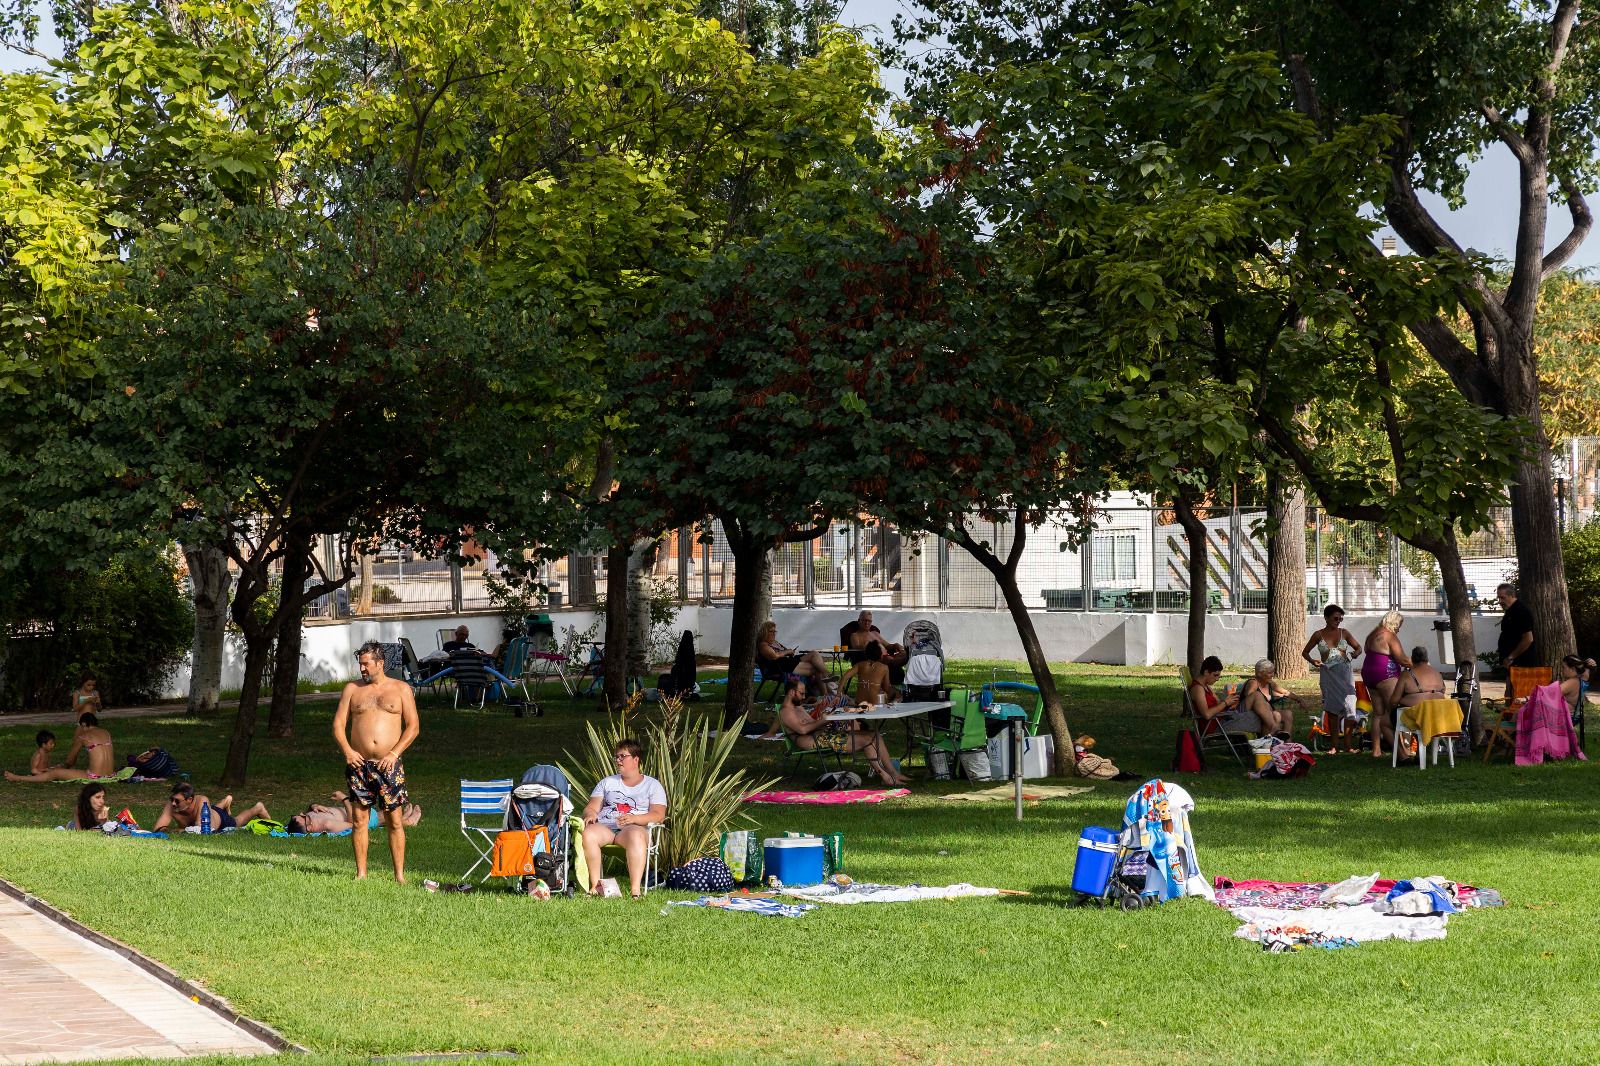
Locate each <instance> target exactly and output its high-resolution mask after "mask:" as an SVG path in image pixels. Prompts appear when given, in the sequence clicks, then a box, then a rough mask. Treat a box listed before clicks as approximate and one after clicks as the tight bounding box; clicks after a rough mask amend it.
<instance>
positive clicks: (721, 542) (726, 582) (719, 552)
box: [700, 518, 737, 601]
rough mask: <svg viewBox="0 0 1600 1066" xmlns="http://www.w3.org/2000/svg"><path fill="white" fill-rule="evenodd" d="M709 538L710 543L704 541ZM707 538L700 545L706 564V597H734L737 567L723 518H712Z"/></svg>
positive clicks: (719, 598)
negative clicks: (723, 526) (724, 528)
mask: <svg viewBox="0 0 1600 1066" xmlns="http://www.w3.org/2000/svg"><path fill="white" fill-rule="evenodd" d="M707 538H709V541H710V543H709V544H707V543H705V542H704V541H705V540H706V539H707ZM707 538H702V543H701V545H700V559H701V561H702V563H703V564H704V565H705V578H704V587H705V589H706V592H705V595H706V598H708V599H710V600H712V601H716V600H729V601H731V600H732V599H733V582H734V577H735V571H736V569H737V567H736V565H735V564H734V561H733V549H732V548H731V547H729V546H728V535H727V533H726V532H724V530H723V528H722V521H721V519H715V518H714V519H712V520H711V528H710V529H709V530H708V531H707Z"/></svg>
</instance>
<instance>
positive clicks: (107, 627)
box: [0, 550, 194, 710]
mask: <svg viewBox="0 0 1600 1066" xmlns="http://www.w3.org/2000/svg"><path fill="white" fill-rule="evenodd" d="M0 621H3V622H4V624H5V634H6V639H5V648H4V659H3V661H0V708H24V709H32V708H39V709H46V710H53V709H65V708H66V707H67V705H68V696H69V694H70V693H71V691H72V690H73V689H74V688H76V687H77V684H78V679H79V677H80V676H81V675H82V674H83V673H85V672H89V673H93V674H94V675H95V677H96V678H97V679H98V680H99V682H100V691H101V693H102V694H103V697H104V699H105V702H106V704H107V705H116V704H124V705H125V704H130V703H139V702H145V701H148V700H150V699H153V698H155V697H157V696H159V695H160V693H161V688H162V685H163V684H164V683H165V681H166V680H167V678H168V677H169V676H171V674H172V671H173V670H175V669H176V668H177V667H178V665H179V664H180V663H181V662H182V660H183V656H184V653H185V652H186V651H188V649H189V643H190V640H191V639H192V638H193V636H194V611H193V608H192V607H191V606H190V603H189V599H188V597H187V596H185V595H184V593H183V590H182V588H181V587H180V586H179V583H178V575H177V571H176V568H175V567H174V564H173V561H172V559H171V558H170V557H169V556H168V555H167V553H165V552H158V551H154V550H152V551H150V552H148V553H145V554H140V555H130V556H124V557H121V558H119V559H116V560H113V561H112V562H110V563H109V564H107V565H106V566H104V567H102V568H99V569H95V570H81V571H76V572H73V571H64V570H61V569H58V568H55V567H40V566H37V565H35V566H24V567H23V568H22V570H21V571H20V572H18V573H15V574H14V575H13V576H12V581H11V587H10V589H9V590H8V594H7V596H6V597H5V602H4V603H3V604H0Z"/></svg>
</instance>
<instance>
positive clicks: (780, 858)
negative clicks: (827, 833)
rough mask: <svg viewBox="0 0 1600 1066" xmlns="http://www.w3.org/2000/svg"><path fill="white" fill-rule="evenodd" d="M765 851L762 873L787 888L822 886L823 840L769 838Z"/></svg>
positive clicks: (813, 838)
mask: <svg viewBox="0 0 1600 1066" xmlns="http://www.w3.org/2000/svg"><path fill="white" fill-rule="evenodd" d="M763 844H764V846H763V847H762V851H761V863H762V873H764V874H765V875H766V876H767V877H776V878H777V879H778V880H779V881H782V882H783V883H784V884H786V885H819V884H821V883H822V878H823V873H822V850H823V848H822V838H821V837H768V838H767V839H766V840H765V841H764V842H763Z"/></svg>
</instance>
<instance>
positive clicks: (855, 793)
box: [744, 788, 911, 803]
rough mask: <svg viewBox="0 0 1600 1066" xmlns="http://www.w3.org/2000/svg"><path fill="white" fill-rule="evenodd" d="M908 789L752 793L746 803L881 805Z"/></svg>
mask: <svg viewBox="0 0 1600 1066" xmlns="http://www.w3.org/2000/svg"><path fill="white" fill-rule="evenodd" d="M909 795H911V790H910V789H909V788H849V789H842V790H840V791H838V792H752V793H751V794H750V795H748V796H746V797H745V798H744V801H745V802H746V803H882V802H883V801H884V800H886V799H892V798H894V797H896V796H909Z"/></svg>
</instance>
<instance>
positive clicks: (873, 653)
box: [839, 641, 900, 704]
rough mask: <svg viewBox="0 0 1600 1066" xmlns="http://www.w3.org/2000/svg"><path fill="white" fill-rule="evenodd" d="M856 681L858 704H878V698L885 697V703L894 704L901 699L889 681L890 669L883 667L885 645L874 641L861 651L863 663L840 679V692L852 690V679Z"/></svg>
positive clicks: (857, 664)
mask: <svg viewBox="0 0 1600 1066" xmlns="http://www.w3.org/2000/svg"><path fill="white" fill-rule="evenodd" d="M851 678H855V680H856V695H855V701H856V702H857V703H874V704H875V703H877V702H878V697H879V696H882V697H883V702H885V703H893V702H894V701H895V700H896V699H898V698H899V697H900V694H899V693H898V692H896V691H895V688H894V685H893V684H891V683H890V681H889V668H888V667H887V666H885V665H883V645H882V644H879V643H878V642H877V641H872V642H871V643H869V644H868V645H867V646H866V647H865V648H862V649H861V661H860V662H858V663H856V664H855V665H854V666H852V667H851V668H850V669H849V671H848V672H847V673H846V674H845V675H844V677H842V678H840V679H839V691H840V692H848V691H849V690H850V679H851Z"/></svg>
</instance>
